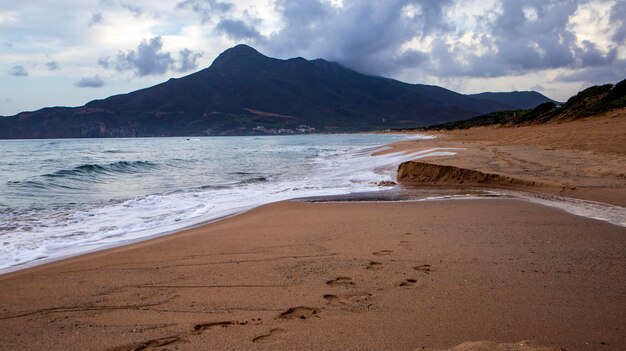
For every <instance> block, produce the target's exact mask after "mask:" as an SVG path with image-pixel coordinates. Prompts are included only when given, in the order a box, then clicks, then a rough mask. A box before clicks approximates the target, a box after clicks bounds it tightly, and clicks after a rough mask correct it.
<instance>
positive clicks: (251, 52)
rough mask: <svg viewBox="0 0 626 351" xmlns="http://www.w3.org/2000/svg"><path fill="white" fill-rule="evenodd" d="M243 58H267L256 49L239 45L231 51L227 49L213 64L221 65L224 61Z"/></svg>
mask: <svg viewBox="0 0 626 351" xmlns="http://www.w3.org/2000/svg"><path fill="white" fill-rule="evenodd" d="M241 57H265V56H264V55H263V54H261V53H260V52H258V51H256V49H254V48H253V47H251V46H248V45H245V44H238V45H235V46H233V47H232V48H230V49H226V50H225V51H224V52H222V53H221V54H219V56H218V57H217V58H216V59H215V61H213V63H220V62H223V61H228V60H232V59H235V58H241Z"/></svg>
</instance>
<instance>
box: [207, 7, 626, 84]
mask: <svg viewBox="0 0 626 351" xmlns="http://www.w3.org/2000/svg"><path fill="white" fill-rule="evenodd" d="M588 2H589V0H506V1H501V2H500V3H499V4H498V6H496V7H495V8H493V9H491V10H488V11H486V12H483V13H480V14H476V15H474V17H472V18H470V19H471V20H472V21H473V22H475V23H476V26H475V27H477V28H468V27H466V26H465V24H464V23H459V22H455V21H454V19H452V18H451V17H450V16H448V14H449V12H450V11H451V9H452V8H453V6H454V5H466V4H464V3H463V2H460V1H459V0H456V1H454V0H445V1H417V0H390V1H360V0H344V1H343V5H342V6H339V7H335V6H332V5H331V4H330V3H329V2H327V1H323V0H302V1H289V0H277V1H276V3H275V4H276V10H277V11H278V13H279V14H280V15H281V16H282V19H283V23H284V24H285V26H284V27H283V28H282V29H281V30H279V31H277V32H275V33H273V34H272V35H270V36H269V37H263V36H261V35H260V34H259V32H258V31H257V30H256V29H255V28H254V26H253V25H249V24H246V23H243V22H235V21H231V20H225V21H222V22H220V23H219V24H218V26H217V28H216V29H217V30H218V31H221V32H224V33H226V34H228V35H229V36H230V37H231V38H232V39H236V40H250V41H251V42H252V43H253V44H254V45H257V46H259V47H260V48H261V49H262V50H263V51H264V52H266V53H267V54H269V55H273V56H279V57H291V56H296V55H301V56H304V57H307V58H316V57H322V58H325V59H329V60H333V61H338V62H340V63H342V64H344V65H346V66H348V67H351V68H354V69H356V70H359V71H362V72H365V73H374V74H387V75H389V74H396V73H398V72H401V71H403V70H405V69H417V70H419V71H421V72H423V73H424V74H429V75H435V76H439V77H442V78H445V77H499V76H506V75H516V74H525V73H529V72H537V71H541V70H546V69H555V68H566V69H575V70H578V69H583V68H589V67H607V66H611V65H613V64H614V63H615V60H616V59H617V46H619V45H623V44H624V41H626V29H625V28H626V26H625V25H624V21H625V20H624V18H625V16H624V14H625V13H626V1H622V0H620V1H618V2H617V3H616V4H615V5H614V6H612V9H611V13H610V15H609V17H610V21H611V24H612V26H613V28H614V29H615V31H614V33H613V34H612V35H609V34H608V33H607V36H611V40H612V44H611V46H610V47H609V49H608V51H607V50H606V49H605V48H603V49H600V48H599V47H598V44H597V43H593V42H590V41H583V42H582V43H581V42H579V41H578V40H577V38H576V34H575V33H574V32H573V30H574V29H573V28H572V27H571V23H570V20H571V18H572V16H573V15H574V14H575V13H576V11H577V9H579V6H580V5H581V4H585V3H588ZM598 15H599V16H604V15H605V14H598ZM228 21H230V22H228ZM253 23H254V22H253ZM423 38H429V39H431V45H430V48H429V50H427V51H426V50H424V51H420V50H415V49H409V50H407V49H406V48H407V46H406V44H407V43H408V42H410V41H411V40H412V39H417V40H420V39H423ZM468 38H469V39H471V40H468ZM604 71H610V69H605V70H604Z"/></svg>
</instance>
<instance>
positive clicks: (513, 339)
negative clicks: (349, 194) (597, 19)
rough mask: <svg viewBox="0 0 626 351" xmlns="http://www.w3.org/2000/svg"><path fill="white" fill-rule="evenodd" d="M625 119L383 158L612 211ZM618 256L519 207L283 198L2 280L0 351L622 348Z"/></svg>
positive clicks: (617, 250) (612, 245)
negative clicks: (444, 153)
mask: <svg viewBox="0 0 626 351" xmlns="http://www.w3.org/2000/svg"><path fill="white" fill-rule="evenodd" d="M624 120H625V119H624V118H623V116H622V115H619V116H617V117H615V116H603V117H601V118H599V119H587V120H581V121H575V122H570V123H564V124H550V125H545V126H539V127H528V128H535V129H532V130H533V131H535V132H534V135H535V137H534V138H530V137H529V135H530V134H525V133H526V130H525V129H523V128H478V129H476V130H469V131H454V132H441V133H439V132H438V133H436V134H437V139H433V140H428V141H406V142H400V143H396V144H392V145H390V146H389V148H388V149H387V151H386V152H389V151H407V152H415V151H420V150H426V149H431V148H458V151H455V152H458V156H454V157H434V158H428V159H426V160H422V161H423V162H427V163H430V164H434V165H442V166H446V165H447V166H454V167H458V168H463V169H472V170H477V171H480V172H484V173H497V174H501V175H504V176H507V177H511V178H515V179H519V180H523V181H524V182H520V183H515V184H514V186H511V188H514V189H516V190H524V191H529V192H534V193H545V194H552V195H559V196H565V197H575V198H579V199H583V200H588V201H598V202H602V203H605V204H610V205H614V206H617V208H623V206H624V204H625V201H626V199H625V196H624V194H625V192H624V189H625V188H624V185H625V184H624V183H625V181H626V178H625V177H624V173H623V165H624V164H626V163H624V162H623V161H624V158H625V157H626V156H625V154H626V150H624V146H623V145H626V144H624V143H621V141H622V140H623V138H624V136H623V130H624V129H623V128H622V127H623V125H624ZM604 122H606V123H604ZM524 128H526V127H524ZM541 128H545V129H541ZM580 130H582V131H584V133H583V132H576V131H580ZM529 133H530V132H529ZM559 133H560V135H561V138H556V137H555V135H557V134H559ZM607 133H608V134H607ZM610 133H613V134H610ZM525 135H526V137H525ZM607 135H608V136H607ZM611 135H612V136H611ZM577 138H578V139H577ZM611 138H612V139H611ZM620 138H621V139H620ZM584 140H586V141H585V142H583V141H584ZM607 140H608V141H607ZM503 153H505V154H503ZM444 178H445V177H443V178H439V181H438V182H439V183H440V184H437V186H440V187H446V188H455V189H459V188H463V187H465V186H480V187H487V188H488V187H498V186H499V185H501V184H494V183H486V184H467V183H464V184H458V181H455V180H454V179H451V178H445V179H444ZM420 186H426V185H425V184H419V182H411V181H410V180H409V181H407V182H404V183H403V184H401V186H400V188H406V189H409V190H410V189H411V188H414V187H418V188H419V187H420ZM625 252H626V228H624V227H623V226H618V225H613V224H610V223H608V222H607V221H601V220H596V219H593V218H588V217H584V216H577V215H574V214H571V213H568V212H566V211H563V210H561V209H558V208H554V207H548V206H543V205H540V204H536V203H531V202H528V201H523V200H520V199H515V198H484V199H471V198H466V199H458V200H436V201H395V202H394V201H388V202H384V201H380V202H365V201H349V202H347V201H344V202H307V201H282V202H277V203H272V204H268V205H263V206H261V207H257V208H255V209H252V210H250V211H247V212H244V213H241V214H239V215H236V216H232V217H229V218H227V219H223V220H220V221H217V222H214V223H210V224H206V225H202V226H198V227H195V228H192V229H188V230H184V231H181V232H179V233H176V234H173V235H168V236H163V237H160V238H156V239H152V240H148V241H144V242H140V243H135V244H131V245H127V246H122V247H118V248H114V249H109V250H105V251H99V252H96V253H91V254H88V255H83V256H78V257H73V258H69V259H66V260H61V261H57V262H53V263H49V264H46V265H41V266H37V267H33V268H28V269H24V270H20V271H17V272H13V273H9V274H5V275H2V276H0V339H1V340H2V343H1V344H0V349H3V350H15V349H22V350H29V349H30V350H35V349H64V350H83V349H96V350H156V349H159V350H175V349H181V350H187V349H189V350H300V349H301V350H447V349H451V348H453V347H456V346H458V345H461V346H459V347H458V348H456V349H455V350H478V349H480V350H505V349H506V350H509V349H511V350H559V349H565V350H623V349H625V348H626V327H625V326H626V295H625V292H626V278H625V277H626V262H625V261H626V257H625V256H624V253H625ZM467 342H478V343H474V344H471V343H467ZM464 343H465V344H464Z"/></svg>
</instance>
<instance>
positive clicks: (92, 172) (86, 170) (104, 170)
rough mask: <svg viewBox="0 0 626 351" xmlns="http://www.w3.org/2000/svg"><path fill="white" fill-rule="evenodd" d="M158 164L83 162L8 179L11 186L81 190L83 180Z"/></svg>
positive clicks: (140, 170) (139, 170) (101, 178)
mask: <svg viewBox="0 0 626 351" xmlns="http://www.w3.org/2000/svg"><path fill="white" fill-rule="evenodd" d="M158 168H159V165H158V164H156V163H153V162H149V161H118V162H113V163H108V164H83V165H80V166H76V167H74V168H70V169H61V170H58V171H55V172H52V173H46V174H43V175H40V176H35V177H29V178H27V179H23V180H14V181H8V182H7V183H6V184H7V185H8V186H9V187H12V188H16V187H17V188H23V189H60V190H73V191H75V190H82V189H84V186H83V185H81V184H84V183H85V182H103V181H106V179H105V177H114V176H116V175H123V174H135V173H145V172H151V171H154V170H156V169H158Z"/></svg>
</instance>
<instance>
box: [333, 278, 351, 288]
mask: <svg viewBox="0 0 626 351" xmlns="http://www.w3.org/2000/svg"><path fill="white" fill-rule="evenodd" d="M326 284H328V285H330V286H345V287H347V286H349V285H354V283H353V282H352V278H350V277H337V278H335V279H333V280H329V281H327V282H326Z"/></svg>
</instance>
